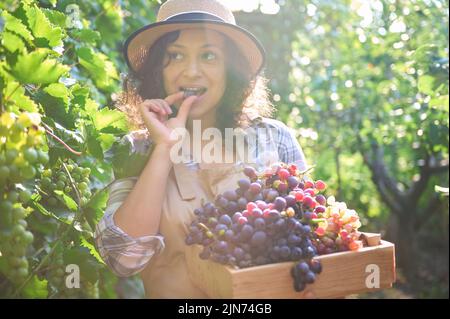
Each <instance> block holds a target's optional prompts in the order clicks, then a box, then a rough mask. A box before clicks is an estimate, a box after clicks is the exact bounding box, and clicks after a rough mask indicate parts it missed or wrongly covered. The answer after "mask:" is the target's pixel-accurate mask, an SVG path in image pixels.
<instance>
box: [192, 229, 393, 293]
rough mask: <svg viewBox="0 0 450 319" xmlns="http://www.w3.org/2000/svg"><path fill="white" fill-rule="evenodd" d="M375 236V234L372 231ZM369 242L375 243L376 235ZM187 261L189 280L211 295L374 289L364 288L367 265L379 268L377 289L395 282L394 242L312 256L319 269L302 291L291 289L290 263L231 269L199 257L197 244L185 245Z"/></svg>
mask: <svg viewBox="0 0 450 319" xmlns="http://www.w3.org/2000/svg"><path fill="white" fill-rule="evenodd" d="M374 235H376V234H374ZM369 237H371V238H374V239H373V240H372V241H370V242H371V243H374V242H376V240H377V239H376V237H377V236H370V235H369ZM187 248H188V249H187V255H186V259H187V263H188V268H189V272H190V276H191V278H192V280H193V281H194V282H195V283H196V284H197V285H198V286H199V287H200V288H201V289H202V290H203V291H204V292H205V293H206V294H207V295H208V296H210V297H211V298H273V299H276V298H303V297H304V295H305V293H306V291H312V292H313V293H314V295H315V297H317V298H337V297H342V296H345V295H349V294H356V293H362V292H367V291H375V290H378V289H376V288H367V287H366V278H367V276H368V275H369V273H366V266H367V265H368V264H376V265H377V266H378V267H379V269H380V287H379V289H383V288H389V287H391V286H392V283H393V282H395V251H394V245H393V244H391V243H389V242H386V241H383V240H379V245H377V246H372V247H364V248H362V249H360V250H358V251H356V252H341V253H334V254H329V255H323V256H318V257H315V259H318V260H320V261H321V263H322V267H323V272H322V273H321V274H320V275H319V276H318V277H317V279H316V282H315V283H314V284H312V285H308V286H307V289H306V291H305V292H301V293H298V292H296V291H295V290H294V289H293V279H292V277H291V275H290V270H291V267H292V266H293V264H294V263H293V262H284V263H277V264H269V265H263V266H257V267H250V268H244V269H233V268H231V267H229V266H224V265H221V264H218V263H215V262H212V261H209V260H206V261H205V260H201V259H200V258H199V257H198V254H199V253H200V251H201V247H200V246H197V245H194V246H190V247H187Z"/></svg>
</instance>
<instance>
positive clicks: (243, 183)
mask: <svg viewBox="0 0 450 319" xmlns="http://www.w3.org/2000/svg"><path fill="white" fill-rule="evenodd" d="M238 185H239V188H240V189H241V190H243V191H244V192H245V191H246V190H247V189H248V188H249V187H250V181H249V180H248V179H246V178H242V179H240V180H238Z"/></svg>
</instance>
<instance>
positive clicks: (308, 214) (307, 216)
mask: <svg viewBox="0 0 450 319" xmlns="http://www.w3.org/2000/svg"><path fill="white" fill-rule="evenodd" d="M303 218H304V219H305V220H306V221H307V222H309V221H310V220H311V212H304V213H303Z"/></svg>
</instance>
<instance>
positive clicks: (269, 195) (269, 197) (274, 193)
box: [265, 189, 280, 203]
mask: <svg viewBox="0 0 450 319" xmlns="http://www.w3.org/2000/svg"><path fill="white" fill-rule="evenodd" d="M279 195H280V194H279V193H278V192H277V191H276V190H274V189H270V190H269V191H268V192H267V195H266V198H265V200H266V202H270V203H271V202H273V201H274V200H275V198H277V197H278V196H279Z"/></svg>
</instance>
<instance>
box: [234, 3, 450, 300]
mask: <svg viewBox="0 0 450 319" xmlns="http://www.w3.org/2000/svg"><path fill="white" fill-rule="evenodd" d="M283 2H284V4H283V5H282V6H281V7H280V12H279V13H278V14H277V15H275V16H273V17H271V18H270V19H267V18H266V17H264V16H263V15H260V14H251V15H249V14H239V15H238V21H239V22H240V23H242V24H244V25H245V26H247V27H248V28H249V29H250V30H251V31H252V32H253V33H255V35H256V36H257V37H258V38H259V39H261V40H262V41H263V44H264V46H265V47H266V49H267V51H268V53H269V54H268V65H269V68H268V69H267V72H266V75H267V77H268V78H270V79H274V80H273V81H271V89H272V92H273V93H274V100H275V103H276V105H277V107H278V110H279V112H278V117H279V118H280V119H281V120H283V121H285V122H286V123H287V124H288V125H289V126H290V127H292V128H296V129H297V134H298V137H299V139H300V142H301V145H302V146H303V148H304V150H305V153H306V156H307V159H308V162H309V163H313V164H315V165H316V167H315V169H314V174H315V176H320V178H323V179H328V180H329V185H330V190H334V192H335V193H336V196H337V197H338V198H340V199H341V200H344V201H346V202H347V203H348V205H349V206H350V207H354V208H355V209H356V210H357V211H358V213H359V214H360V215H362V216H364V217H365V218H367V224H368V225H369V227H368V228H366V229H367V230H372V231H382V230H387V231H388V234H387V236H390V237H388V238H390V239H392V240H394V239H395V238H396V237H397V238H401V237H405V236H406V231H407V229H409V228H410V229H414V232H415V233H416V234H414V235H413V237H412V238H411V240H412V241H414V243H411V242H410V243H409V246H402V247H397V250H398V251H399V253H400V254H402V253H403V252H407V251H415V252H416V253H417V252H418V253H419V254H422V255H423V254H425V252H427V251H430V248H429V247H423V245H417V247H421V249H416V248H414V247H415V243H426V242H429V241H428V240H429V238H430V237H433V238H434V240H435V242H439V243H440V244H439V245H440V246H439V247H441V248H440V249H441V250H440V255H441V256H440V258H442V259H443V260H445V258H448V244H443V243H446V242H448V214H446V213H445V210H446V209H447V208H448V204H445V203H443V202H442V201H441V202H440V204H439V205H438V206H436V205H434V204H435V203H437V202H435V197H436V192H435V191H434V185H436V184H438V185H440V186H448V145H449V134H448V130H449V113H448V112H449V105H448V103H449V95H448V94H449V92H448V84H449V82H448V65H449V62H448V40H449V39H448V1H406V0H397V1H387V0H380V1H354V0H352V1H350V0H342V1H320V0H317V1H283ZM286 74H288V76H286ZM430 159H432V160H431V161H430ZM431 162H432V163H433V165H434V166H435V167H438V166H442V167H443V169H440V170H439V169H435V170H434V171H435V173H433V174H435V175H434V177H433V178H434V179H433V180H431V179H430V178H429V177H425V176H428V175H427V174H428V173H425V172H428V171H427V170H428V168H429V167H430V165H431V164H430V163H431ZM374 163H377V164H380V165H381V166H376V165H375V166H374V165H373V164H374ZM380 167H383V168H386V172H387V173H386V176H388V177H390V179H391V180H392V181H393V185H392V187H391V188H392V191H391V189H389V190H387V191H385V192H384V193H382V192H381V191H382V188H383V186H385V184H383V181H386V180H388V179H386V178H384V176H382V174H381V173H380V170H379V168H380ZM445 168H446V169H445ZM420 177H422V178H423V179H422V180H427V181H428V182H425V183H424V184H423V185H422V184H421V183H420V182H419V180H420ZM380 187H381V188H380ZM413 189H414V190H416V191H417V190H418V189H421V190H422V189H423V190H422V191H421V192H420V194H418V196H417V197H416V198H411V197H408V196H410V194H411V190H413ZM396 194H399V196H397V195H396ZM408 198H409V199H408ZM419 198H420V199H419ZM447 200H448V199H445V201H447ZM397 204H400V206H401V207H403V211H402V213H400V212H399V211H394V210H393V208H392V207H391V206H398V205H397ZM408 204H410V206H409V208H408ZM430 207H431V208H433V209H432V210H433V213H431V212H430V211H429V208H430ZM435 207H437V208H435ZM400 210H401V209H400ZM434 211H436V213H435V212H434ZM398 218H401V221H398ZM425 220H426V221H427V222H426V224H425V225H423V224H422V223H423V221H425ZM363 224H364V223H363ZM394 225H397V226H395V227H397V228H395V229H394V228H393V227H394ZM439 225H444V226H443V227H444V231H442V232H441V231H440V230H439V231H435V229H436V228H439V229H440V228H441V227H440V226H439ZM419 234H421V235H419ZM422 234H423V235H424V236H425V235H426V237H422ZM416 235H417V236H416ZM407 244H408V242H407V241H406V245H407ZM429 246H431V245H429ZM445 251H447V252H445ZM435 257H436V256H434V255H433V256H431V257H430V256H428V258H432V259H434V258H435ZM399 260H400V262H399V265H400V267H405V268H407V269H408V268H409V269H412V268H413V264H418V263H417V262H416V261H415V260H414V259H413V260H410V263H401V262H403V259H399ZM442 262H443V263H446V262H445V261H442ZM447 265H448V263H447ZM418 266H419V268H420V267H421V269H422V270H421V273H427V274H429V275H428V276H431V277H433V276H436V277H438V276H441V277H440V278H441V279H440V280H442V281H446V279H445V274H443V273H445V270H444V271H443V272H442V271H441V272H440V273H441V275H438V274H436V273H434V272H432V271H430V268H429V267H427V266H425V265H424V264H419V265H418ZM446 271H447V273H448V266H447V269H446ZM418 277H419V275H418V272H416V273H415V274H414V275H412V276H410V277H409V279H411V281H412V282H419V281H420V280H422V279H420V280H419V279H418ZM423 277H426V276H423ZM424 280H425V281H426V279H424ZM436 281H439V280H434V282H436ZM429 285H431V283H429ZM417 287H418V288H417V289H429V290H430V291H431V288H429V286H428V285H423V284H422V285H421V284H420V283H418V284H417ZM424 287H427V288H424ZM444 290H445V289H444ZM446 290H447V296H448V285H447V288H446ZM425 294H426V292H425Z"/></svg>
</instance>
